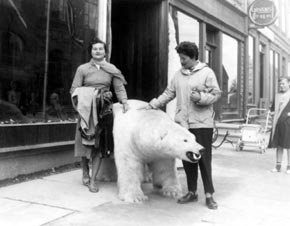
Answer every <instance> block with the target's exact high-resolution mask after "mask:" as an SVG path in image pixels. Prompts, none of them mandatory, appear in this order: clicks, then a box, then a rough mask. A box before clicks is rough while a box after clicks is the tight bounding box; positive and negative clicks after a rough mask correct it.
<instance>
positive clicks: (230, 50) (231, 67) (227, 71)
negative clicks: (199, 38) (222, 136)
mask: <svg viewBox="0 0 290 226" xmlns="http://www.w3.org/2000/svg"><path fill="white" fill-rule="evenodd" d="M222 40H223V44H222V46H223V49H222V60H223V87H222V90H223V92H225V93H224V94H225V95H223V98H226V100H224V101H223V103H224V106H223V107H224V109H225V110H226V111H227V112H232V111H237V109H238V103H239V102H240V98H239V95H240V94H239V93H240V90H239V89H238V87H239V81H238V42H237V40H236V39H234V38H232V37H230V36H228V35H226V34H222Z"/></svg>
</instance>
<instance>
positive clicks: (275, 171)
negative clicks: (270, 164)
mask: <svg viewBox="0 0 290 226" xmlns="http://www.w3.org/2000/svg"><path fill="white" fill-rule="evenodd" d="M280 171H281V170H280V169H277V168H276V167H275V168H274V169H272V170H271V172H272V173H279V172H280Z"/></svg>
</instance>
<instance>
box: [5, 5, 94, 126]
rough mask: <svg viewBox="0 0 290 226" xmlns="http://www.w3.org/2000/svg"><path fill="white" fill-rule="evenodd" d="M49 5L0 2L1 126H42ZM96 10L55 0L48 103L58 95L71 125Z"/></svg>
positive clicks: (51, 25) (51, 20)
mask: <svg viewBox="0 0 290 226" xmlns="http://www.w3.org/2000/svg"><path fill="white" fill-rule="evenodd" d="M47 2H48V1H46V0H37V1H35V0H18V1H15V0H2V1H1V0H0V112H1V113H0V122H4V123H6V122H7V121H8V122H9V121H10V119H11V120H14V121H15V120H18V119H19V120H20V118H21V120H22V119H23V118H25V119H26V120H24V121H30V122H31V121H38V120H43V114H42V110H43V109H42V104H43V94H44V87H43V86H44V68H45V63H46V62H45V46H46V43H45V40H46V22H47V21H46V18H47V17H46V15H47V10H48V7H47ZM97 4H98V1H91V0H86V1H83V0H51V8H50V28H49V34H50V35H49V49H48V62H47V63H48V71H47V98H46V102H47V107H49V104H50V97H51V95H52V94H57V96H58V104H61V105H62V109H63V110H64V111H65V115H66V116H67V119H68V118H71V119H73V118H74V117H75V112H74V111H73V109H72V108H71V100H70V94H69V89H70V86H71V83H72V79H73V76H74V73H75V69H76V67H77V66H78V65H80V63H83V62H85V61H86V57H87V51H86V49H85V48H84V47H85V46H87V42H88V40H90V39H91V38H92V37H93V36H95V34H96V33H97V30H96V28H97V23H98V16H97V12H98V10H97V9H98V5H97ZM2 106H6V107H5V109H8V108H9V109H11V110H5V112H4V111H1V109H3V108H2ZM7 106H8V107H7ZM19 113H20V114H21V117H20V116H19V117H18V116H17V117H16V116H15V115H19ZM58 119H59V120H62V119H63V118H58ZM22 121H23V120H22Z"/></svg>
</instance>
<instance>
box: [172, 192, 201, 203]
mask: <svg viewBox="0 0 290 226" xmlns="http://www.w3.org/2000/svg"><path fill="white" fill-rule="evenodd" d="M197 200H198V195H197V194H195V193H193V192H192V191H190V192H188V193H187V194H186V195H184V196H182V197H181V198H180V199H178V200H177V203H179V204H185V203H189V202H196V201H197Z"/></svg>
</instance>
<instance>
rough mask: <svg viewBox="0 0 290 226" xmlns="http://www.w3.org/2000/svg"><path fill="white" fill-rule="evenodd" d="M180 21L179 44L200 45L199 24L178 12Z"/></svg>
mask: <svg viewBox="0 0 290 226" xmlns="http://www.w3.org/2000/svg"><path fill="white" fill-rule="evenodd" d="M177 18H178V19H177V20H178V40H179V43H180V42H183V41H191V42H195V44H196V45H197V46H198V45H199V23H198V21H197V20H195V19H193V18H192V17H189V16H187V15H185V14H184V13H181V12H180V11H178V12H177Z"/></svg>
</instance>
